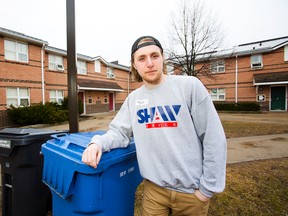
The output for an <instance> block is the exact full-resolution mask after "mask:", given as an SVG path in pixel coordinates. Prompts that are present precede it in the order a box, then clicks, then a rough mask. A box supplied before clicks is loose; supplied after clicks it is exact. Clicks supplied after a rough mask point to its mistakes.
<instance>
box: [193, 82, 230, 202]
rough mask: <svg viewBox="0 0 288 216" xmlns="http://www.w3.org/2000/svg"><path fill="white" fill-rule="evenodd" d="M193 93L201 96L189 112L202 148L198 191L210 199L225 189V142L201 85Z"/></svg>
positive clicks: (213, 109)
mask: <svg viewBox="0 0 288 216" xmlns="http://www.w3.org/2000/svg"><path fill="white" fill-rule="evenodd" d="M199 82H200V81H199ZM195 91H196V94H197V95H198V96H199V95H201V96H202V99H201V98H199V97H198V98H199V100H195V102H196V104H194V108H193V110H192V112H191V115H192V118H193V122H194V125H195V129H196V132H197V134H198V137H199V139H200V141H201V143H202V148H203V174H202V176H201V178H200V186H199V190H200V191H201V192H202V193H203V194H204V195H206V196H208V197H211V196H212V195H213V193H220V192H222V191H223V190H224V188H225V177H226V158H227V142H226V136H225V133H224V130H223V127H222V124H221V121H220V118H219V116H218V113H217V111H216V109H215V107H214V104H213V102H212V99H211V97H210V95H209V93H208V92H207V90H206V88H205V87H204V85H203V84H202V83H201V85H200V86H199V85H198V87H197V90H195Z"/></svg>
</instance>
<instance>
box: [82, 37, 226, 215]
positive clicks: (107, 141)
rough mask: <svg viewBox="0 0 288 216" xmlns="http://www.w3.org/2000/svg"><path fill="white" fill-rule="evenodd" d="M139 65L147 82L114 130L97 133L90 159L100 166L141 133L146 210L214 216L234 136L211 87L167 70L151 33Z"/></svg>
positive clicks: (136, 51) (141, 44)
mask: <svg viewBox="0 0 288 216" xmlns="http://www.w3.org/2000/svg"><path fill="white" fill-rule="evenodd" d="M131 70H132V73H133V75H134V76H135V78H136V80H137V81H143V84H144V85H143V86H142V87H140V88H139V89H137V90H135V91H133V92H132V93H131V94H130V95H129V96H128V97H127V99H126V100H125V102H124V103H123V105H122V107H121V109H120V110H119V112H118V113H117V115H116V116H115V118H114V119H113V121H112V122H111V124H110V129H109V131H108V132H107V133H106V134H105V135H103V136H95V137H93V138H92V140H91V144H90V145H89V146H88V147H87V149H86V150H85V151H84V153H83V157H82V160H83V162H84V163H86V164H88V165H90V166H93V167H95V168H96V167H97V164H98V163H99V161H100V158H101V155H102V151H108V150H110V149H112V148H118V147H126V146H127V145H128V144H129V141H130V137H131V136H132V133H133V136H134V140H135V144H136V149H137V150H136V152H137V159H138V163H139V168H140V172H141V175H142V176H143V178H144V196H143V203H142V215H143V216H148V215H149V216H150V215H157V216H158V215H161V216H162V215H163V216H164V215H165V216H166V215H167V216H168V215H170V214H172V215H186V216H191V215H207V212H208V207H209V201H210V197H212V195H213V194H214V193H220V192H222V191H223V190H224V187H225V173H226V138H225V134H224V131H223V128H222V125H221V122H220V119H219V117H218V114H217V112H216V110H215V108H214V105H213V103H212V100H211V97H210V95H209V93H208V92H207V90H206V88H205V87H204V86H203V84H202V83H201V82H200V81H199V80H198V79H197V78H195V77H187V76H172V75H170V76H169V75H166V74H165V73H164V71H165V64H164V57H163V49H162V46H161V44H160V42H159V41H158V40H157V39H155V38H153V37H151V36H144V37H140V38H138V39H137V40H136V41H135V43H134V44H133V46H132V50H131Z"/></svg>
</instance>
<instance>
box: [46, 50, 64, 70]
mask: <svg viewBox="0 0 288 216" xmlns="http://www.w3.org/2000/svg"><path fill="white" fill-rule="evenodd" d="M48 61H49V70H52V71H64V64H63V57H62V56H59V55H53V54H49V55H48Z"/></svg>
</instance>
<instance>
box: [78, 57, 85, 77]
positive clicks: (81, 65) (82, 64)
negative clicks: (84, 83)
mask: <svg viewBox="0 0 288 216" xmlns="http://www.w3.org/2000/svg"><path fill="white" fill-rule="evenodd" d="M77 73H78V74H87V66H86V62H85V61H79V60H78V61H77Z"/></svg>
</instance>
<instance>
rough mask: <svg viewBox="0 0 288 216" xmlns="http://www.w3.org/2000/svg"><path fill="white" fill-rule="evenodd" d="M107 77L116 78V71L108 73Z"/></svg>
mask: <svg viewBox="0 0 288 216" xmlns="http://www.w3.org/2000/svg"><path fill="white" fill-rule="evenodd" d="M107 77H108V78H111V79H115V75H114V73H107Z"/></svg>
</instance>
